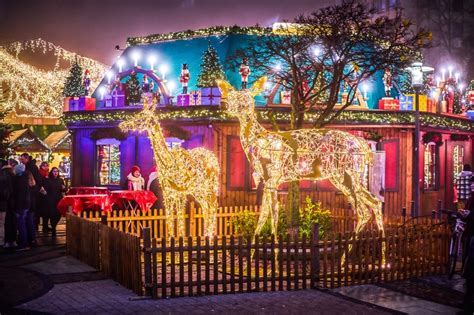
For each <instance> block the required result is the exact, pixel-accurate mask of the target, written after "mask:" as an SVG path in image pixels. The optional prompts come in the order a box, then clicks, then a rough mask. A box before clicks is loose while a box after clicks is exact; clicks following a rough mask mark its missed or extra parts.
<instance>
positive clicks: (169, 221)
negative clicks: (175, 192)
mask: <svg viewBox="0 0 474 315" xmlns="http://www.w3.org/2000/svg"><path fill="white" fill-rule="evenodd" d="M164 195H165V197H164V198H163V203H164V206H165V216H166V226H167V228H168V238H171V237H174V209H175V203H174V200H173V198H170V197H168V196H169V194H168V193H166V192H164Z"/></svg>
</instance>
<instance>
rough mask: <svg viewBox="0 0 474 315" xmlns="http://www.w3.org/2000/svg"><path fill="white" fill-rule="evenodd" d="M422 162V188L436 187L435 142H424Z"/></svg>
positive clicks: (436, 157)
mask: <svg viewBox="0 0 474 315" xmlns="http://www.w3.org/2000/svg"><path fill="white" fill-rule="evenodd" d="M423 163H424V164H423V174H424V180H423V182H424V188H425V189H437V188H438V187H437V181H438V178H437V177H438V176H437V168H438V148H437V146H436V144H435V143H428V144H425V152H424V160H423Z"/></svg>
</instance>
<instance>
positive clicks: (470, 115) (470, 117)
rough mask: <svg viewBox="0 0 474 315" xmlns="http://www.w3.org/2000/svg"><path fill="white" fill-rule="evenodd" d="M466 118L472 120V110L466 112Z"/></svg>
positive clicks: (473, 115) (473, 114)
mask: <svg viewBox="0 0 474 315" xmlns="http://www.w3.org/2000/svg"><path fill="white" fill-rule="evenodd" d="M466 116H467V117H468V118H469V119H470V120H474V110H468V111H466Z"/></svg>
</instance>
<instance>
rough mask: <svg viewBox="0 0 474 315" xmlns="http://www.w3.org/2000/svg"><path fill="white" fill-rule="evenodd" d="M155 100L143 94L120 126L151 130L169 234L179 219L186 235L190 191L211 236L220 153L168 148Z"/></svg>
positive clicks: (207, 234) (149, 134)
mask: <svg viewBox="0 0 474 315" xmlns="http://www.w3.org/2000/svg"><path fill="white" fill-rule="evenodd" d="M156 103H157V102H156V98H153V100H152V104H151V106H149V105H148V100H147V98H144V100H143V110H142V111H140V112H138V113H136V114H134V115H133V116H132V117H130V118H129V119H127V120H126V121H124V122H122V123H121V124H120V128H121V129H122V130H134V131H138V132H142V131H147V132H148V137H149V138H150V142H151V144H152V148H153V154H154V157H155V162H156V166H157V173H158V179H159V181H160V185H161V187H162V190H163V201H164V206H165V214H166V224H167V227H168V235H169V236H170V237H174V236H175V233H174V231H175V225H174V222H175V220H176V221H177V234H178V236H182V237H184V236H185V233H186V226H185V220H184V214H185V210H186V198H187V196H188V195H191V196H193V197H194V198H195V199H196V201H197V202H198V203H199V204H200V206H201V208H202V211H203V216H204V235H205V236H209V237H211V236H213V235H214V233H215V227H216V213H217V194H218V191H219V172H220V168H219V162H218V160H217V157H216V156H215V155H214V154H213V153H212V152H211V151H209V150H206V149H204V148H195V149H192V150H185V149H183V148H181V147H180V146H178V147H173V148H169V147H168V145H167V144H166V141H165V137H164V135H163V129H162V128H161V125H160V122H159V120H158V118H157V117H156V115H155V111H156Z"/></svg>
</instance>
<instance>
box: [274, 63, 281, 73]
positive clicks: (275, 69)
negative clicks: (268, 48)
mask: <svg viewBox="0 0 474 315" xmlns="http://www.w3.org/2000/svg"><path fill="white" fill-rule="evenodd" d="M273 71H275V72H278V71H281V63H277V64H275V65H274V66H273Z"/></svg>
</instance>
